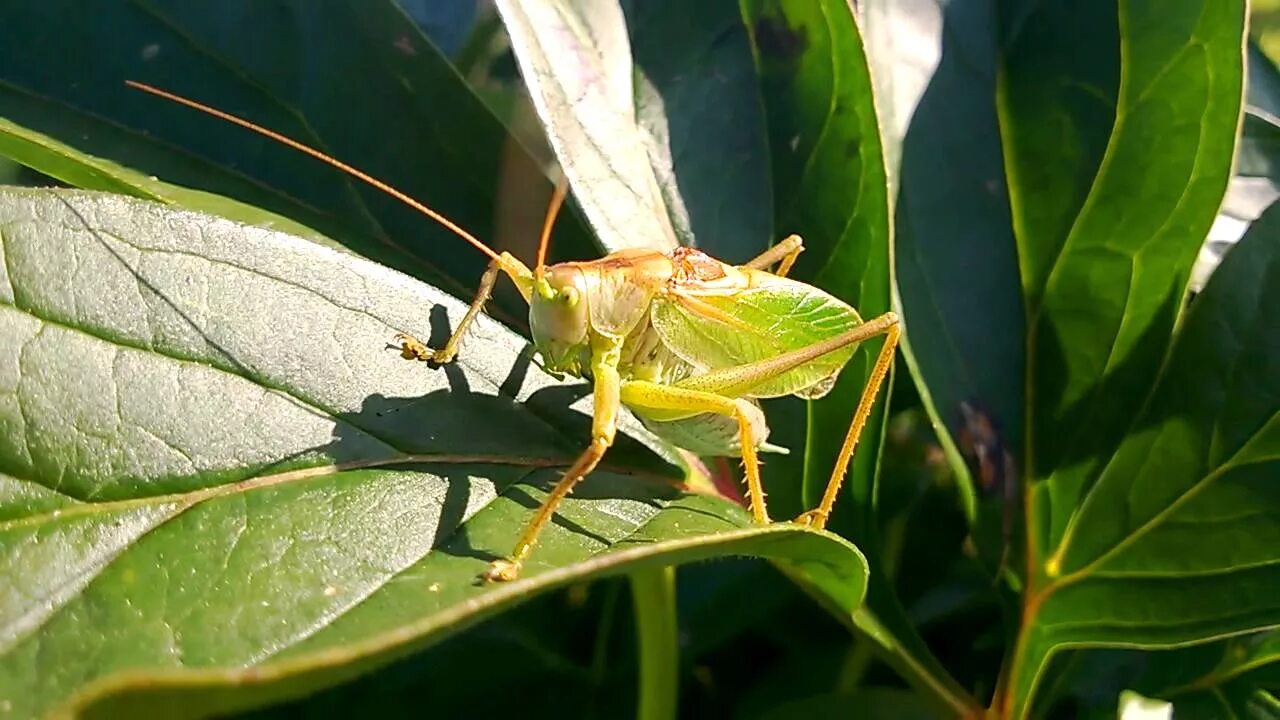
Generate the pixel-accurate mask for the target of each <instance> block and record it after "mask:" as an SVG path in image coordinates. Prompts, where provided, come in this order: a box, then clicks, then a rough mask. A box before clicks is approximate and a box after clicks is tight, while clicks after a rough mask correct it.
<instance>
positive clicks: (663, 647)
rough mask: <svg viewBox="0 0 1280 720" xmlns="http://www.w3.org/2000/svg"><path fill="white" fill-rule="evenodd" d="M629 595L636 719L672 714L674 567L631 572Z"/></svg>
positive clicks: (676, 655) (675, 682) (676, 651)
mask: <svg viewBox="0 0 1280 720" xmlns="http://www.w3.org/2000/svg"><path fill="white" fill-rule="evenodd" d="M630 579H631V597H632V604H633V606H634V607H635V615H636V637H637V640H638V645H639V648H640V692H639V696H640V702H639V706H638V709H637V711H636V717H637V718H638V720H668V719H669V718H674V717H675V716H676V700H677V697H678V694H677V693H678V686H679V674H678V673H679V668H680V648H679V646H678V638H677V631H678V628H677V623H676V571H675V568H673V567H659V568H646V569H643V570H639V571H636V572H633V573H631V577H630Z"/></svg>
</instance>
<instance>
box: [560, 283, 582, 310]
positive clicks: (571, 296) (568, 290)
mask: <svg viewBox="0 0 1280 720" xmlns="http://www.w3.org/2000/svg"><path fill="white" fill-rule="evenodd" d="M560 300H561V301H563V302H564V304H566V305H568V306H569V307H573V306H574V305H577V304H578V289H577V288H575V287H573V286H566V287H563V288H561V289H560Z"/></svg>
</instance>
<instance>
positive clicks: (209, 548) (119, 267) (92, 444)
mask: <svg viewBox="0 0 1280 720" xmlns="http://www.w3.org/2000/svg"><path fill="white" fill-rule="evenodd" d="M0 241H2V242H0V259H2V260H3V262H2V263H0V267H3V268H4V273H3V274H2V275H0V337H3V338H4V341H3V342H0V348H2V350H0V473H4V474H3V475H0V500H2V504H0V511H2V513H3V515H2V516H3V517H4V518H5V519H4V520H2V521H0V577H3V578H4V580H3V582H0V587H3V588H5V589H4V591H3V592H0V697H2V698H5V699H6V700H7V701H8V702H9V703H10V705H9V710H10V711H11V712H13V713H14V714H15V715H17V716H28V715H33V714H40V713H44V712H47V711H49V710H50V709H52V708H54V707H55V706H60V705H63V704H64V703H70V705H66V706H65V707H66V708H67V709H81V710H86V711H87V712H88V713H89V714H94V713H100V714H102V715H104V716H111V717H115V716H119V714H121V713H133V714H142V713H151V714H155V713H161V714H165V715H171V714H182V715H186V714H192V713H196V712H198V713H201V714H209V713H221V712H229V711H232V710H235V709H240V708H246V707H252V706H255V705H260V704H264V703H268V702H277V701H280V700H283V699H287V698H292V697H298V696H300V695H303V694H306V693H309V692H312V691H314V690H316V689H318V688H321V687H325V686H329V685H332V684H335V683H337V682H341V681H343V680H346V679H349V678H351V677H354V676H355V675H358V674H361V673H364V672H368V671H370V670H372V669H374V668H376V667H378V666H380V665H384V664H386V663H388V662H390V661H392V660H394V659H396V658H398V657H401V656H403V655H405V654H407V653H410V652H412V651H413V650H415V649H418V648H421V647H424V646H426V645H427V644H429V643H431V642H434V641H436V640H439V639H440V638H442V637H444V636H446V635H447V634H449V633H450V632H453V631H456V630H458V629H460V628H462V627H464V626H466V625H467V624H469V623H472V622H474V621H476V620H478V619H480V618H483V617H486V616H488V615H490V614H492V613H495V612H498V611H499V610H501V609H502V608H504V607H507V606H509V605H510V604H512V603H515V602H518V601H519V600H521V599H523V598H526V597H528V596H529V595H530V594H532V593H534V592H537V591H540V590H543V589H546V588H550V587H555V586H560V585H563V584H565V583H568V582H570V581H574V580H578V579H582V578H584V577H590V576H595V575H600V574H606V573H614V572H623V571H624V570H625V569H627V568H631V567H634V566H636V564H644V563H650V564H655V565H661V564H671V563H679V562H684V561H691V560H694V559H699V558H706V557H713V556H717V555H724V554H754V555H759V556H764V557H770V558H773V559H776V560H780V561H784V562H785V563H788V564H790V566H792V567H794V568H795V571H796V572H799V573H802V574H804V575H806V576H807V577H808V578H809V581H810V582H812V583H814V584H816V586H818V587H822V588H825V589H824V590H823V592H824V594H825V596H826V597H827V598H828V600H829V602H831V603H833V604H835V605H837V606H840V605H843V606H845V607H848V608H850V609H851V608H853V607H856V606H857V604H858V603H859V601H860V599H861V595H862V592H863V590H864V588H865V573H866V567H865V564H864V562H863V561H862V559H861V556H860V555H859V554H858V552H857V550H856V549H854V548H853V547H852V546H850V545H848V544H847V543H845V542H844V541H842V540H840V539H839V538H836V537H835V536H832V535H828V534H823V533H814V532H810V531H805V530H801V529H799V528H796V527H794V526H785V525H779V526H773V527H767V528H749V527H744V525H746V523H747V519H746V514H745V513H744V512H743V511H742V510H741V508H739V507H737V506H736V505H733V504H731V503H728V502H725V501H722V500H719V499H715V498H709V497H703V496H696V495H681V494H679V493H677V492H675V491H674V490H673V489H672V488H671V487H670V485H669V484H668V483H664V482H661V480H658V481H656V482H655V480H654V478H661V477H662V473H663V472H665V470H664V468H665V466H663V465H661V464H655V463H654V462H653V461H652V459H651V457H650V456H648V454H647V453H646V452H644V451H643V450H642V448H640V447H639V446H638V445H637V444H636V443H635V442H634V441H624V442H622V443H621V444H620V446H619V447H618V448H616V449H615V452H612V453H611V454H610V456H609V457H608V459H607V464H608V467H607V469H605V470H603V471H601V472H599V473H596V474H594V475H593V476H592V478H591V480H590V481H589V482H588V483H586V484H584V486H583V489H582V491H581V492H579V493H577V494H575V496H574V497H573V499H571V500H570V501H568V502H567V503H566V504H565V505H564V510H563V512H561V513H558V514H557V521H556V522H555V523H554V524H553V525H552V526H551V527H550V528H549V529H548V530H547V532H546V534H545V537H544V540H543V541H542V542H541V543H540V545H539V547H538V550H537V552H536V553H535V555H534V557H533V558H531V560H530V562H529V563H527V565H526V575H525V577H524V578H523V579H522V580H521V581H519V582H517V583H513V584H506V585H496V586H495V585H477V584H476V583H475V582H474V579H475V577H476V574H477V573H478V572H479V571H480V570H481V569H482V568H483V567H484V566H485V563H486V561H487V560H488V559H489V558H491V557H493V556H494V555H495V554H498V553H504V552H506V551H507V550H508V549H509V546H510V544H511V543H512V542H514V538H515V536H516V534H517V533H518V532H519V529H520V526H521V525H522V524H523V523H524V521H525V520H526V519H527V518H528V517H529V516H530V513H531V511H532V509H533V507H534V506H535V505H536V503H537V502H538V501H539V500H540V499H541V497H542V496H543V493H544V492H545V489H546V486H547V483H549V482H550V481H552V480H553V478H554V477H555V472H554V471H552V470H550V469H545V468H547V466H552V465H561V464H563V463H565V462H566V461H567V460H568V459H569V458H571V457H572V456H573V455H574V454H576V452H577V451H578V450H579V449H580V447H581V439H582V438H584V437H585V436H586V435H585V431H586V428H587V427H588V425H589V422H588V418H586V417H584V416H583V415H581V414H579V413H578V412H577V411H576V410H574V409H573V408H571V407H569V404H570V403H571V402H573V401H574V400H580V396H581V394H582V388H581V386H576V387H575V386H562V385H557V384H556V383H554V382H552V381H551V380H550V378H548V377H547V376H545V375H544V374H542V373H541V372H540V371H538V370H536V369H533V368H530V367H529V365H528V356H527V354H524V353H523V348H524V347H525V343H524V342H523V341H522V340H521V339H519V338H518V337H517V336H514V335H512V334H511V333H509V332H507V331H506V330H504V329H503V328H502V327H501V326H500V325H498V324H497V323H496V322H494V321H491V320H488V319H486V318H481V320H480V321H479V324H478V326H477V329H476V331H475V332H474V334H472V335H470V336H469V338H468V342H467V343H466V344H465V345H464V346H463V357H462V359H461V360H460V362H459V363H458V364H456V365H452V366H449V367H448V368H446V369H443V370H431V369H429V368H427V367H426V366H424V365H422V364H418V363H411V362H407V361H404V360H402V359H400V358H399V357H398V355H397V353H395V352H393V351H392V350H389V349H387V348H386V347H385V345H386V342H387V340H388V339H389V338H390V337H391V335H392V334H393V333H394V332H395V331H396V330H400V329H405V330H408V331H411V332H417V333H420V334H421V335H423V336H426V335H427V334H428V330H435V331H437V334H439V332H440V331H443V330H444V329H445V328H444V327H442V325H444V324H445V320H446V312H447V315H448V317H451V318H453V319H454V320H456V319H457V318H459V317H460V313H461V311H462V310H463V305H462V303H460V302H458V301H457V300H454V299H451V298H449V297H447V296H445V295H443V294H442V293H439V292H438V291H435V290H433V289H431V288H429V287H425V286H422V285H420V284H417V283H415V282H413V281H411V280H409V279H408V278H406V277H404V276H401V275H398V274H396V273H394V272H391V271H388V270H386V269H384V268H381V267H378V266H375V265H373V264H371V263H368V262H365V261H363V260H360V259H358V258H355V257H353V256H350V255H346V254H340V253H335V252H333V251H330V250H327V249H325V248H322V247H320V246H318V245H315V244H312V243H308V242H305V241H301V240H298V239H296V238H292V237H290V236H286V235H282V234H278V233H274V232H269V231H266V230H262V229H258V228H250V227H246V226H241V225H236V224H233V223H230V222H227V221H225V220H220V219H215V218H211V217H208V216H202V215H196V214H191V213H186V212H177V211H174V210H172V209H167V208H165V207H163V206H160V205H155V204H151V203H144V202H139V201H135V200H129V199H125V198H121V197H118V196H109V195H98V194H87V193H76V192H54V191H32V190H6V191H3V192H2V193H0ZM263 308H271V313H270V315H268V314H267V313H264V312H263ZM428 308H434V309H433V310H432V316H433V323H434V325H435V326H434V327H430V328H429V327H427V326H426V325H425V323H424V321H423V320H422V318H423V317H424V316H425V315H426V312H427V310H428ZM478 428H482V429H483V430H482V431H480V430H477V429H478ZM637 476H638V477H637ZM645 478H649V480H647V481H646V480H645Z"/></svg>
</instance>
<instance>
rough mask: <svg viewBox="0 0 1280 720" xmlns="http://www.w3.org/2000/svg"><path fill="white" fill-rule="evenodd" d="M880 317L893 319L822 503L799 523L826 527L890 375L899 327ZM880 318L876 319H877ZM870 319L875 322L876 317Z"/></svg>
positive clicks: (797, 519)
mask: <svg viewBox="0 0 1280 720" xmlns="http://www.w3.org/2000/svg"><path fill="white" fill-rule="evenodd" d="M880 317H881V318H884V317H889V318H891V319H892V320H893V322H892V323H890V324H889V325H888V327H887V328H886V329H885V330H884V345H883V346H881V348H880V354H879V355H877V356H876V362H875V365H873V366H872V367H871V375H870V376H869V377H868V378H867V384H866V385H865V386H863V388H862V397H861V398H860V399H859V400H858V407H857V409H856V410H854V413H853V421H852V422H850V423H849V432H848V433H846V434H845V438H844V444H843V445H842V446H841V447H840V453H839V454H838V455H836V462H835V466H834V467H832V468H831V479H830V480H828V481H827V489H826V491H825V492H824V493H823V494H822V502H821V503H819V505H818V507H816V508H814V509H813V510H810V511H808V512H805V513H803V514H801V515H800V517H798V518H796V522H798V523H803V524H805V525H809V526H810V527H815V528H819V529H821V528H823V527H826V524H827V518H829V517H830V516H831V508H832V506H834V505H835V503H836V495H837V494H838V493H839V492H840V485H841V484H842V483H843V482H844V476H845V473H846V472H848V469H849V461H850V460H852V459H853V453H854V451H855V450H856V449H857V447H858V439H859V437H861V435H862V429H863V428H864V427H865V426H866V424H867V418H868V417H870V416H871V408H872V407H873V406H874V405H875V402H876V396H877V395H879V394H880V386H881V385H883V384H884V379H885V377H886V376H887V375H888V374H889V366H890V365H891V364H892V363H893V353H894V350H895V349H896V348H897V347H898V339H899V338H900V337H901V335H902V327H901V326H900V325H899V324H898V322H897V316H896V315H894V314H893V313H885V314H884V315H882V316H880ZM879 319H880V318H876V320H879ZM872 322H875V320H873V321H872ZM868 324H870V323H868Z"/></svg>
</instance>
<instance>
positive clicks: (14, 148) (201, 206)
mask: <svg viewBox="0 0 1280 720" xmlns="http://www.w3.org/2000/svg"><path fill="white" fill-rule="evenodd" d="M0 153H2V154H3V155H5V156H6V157H10V158H14V159H16V160H19V161H20V162H22V164H23V165H26V166H27V167H31V168H39V170H40V172H42V173H44V174H45V175H48V176H49V177H52V178H55V179H58V180H61V181H62V182H64V183H67V184H68V185H72V186H74V187H78V188H82V189H85V190H102V191H104V192H116V193H121V194H124V195H132V196H134V197H137V198H142V199H144V200H155V201H157V202H164V203H167V204H170V205H177V206H179V207H184V208H187V209H189V210H196V211H199V212H206V213H211V214H214V215H220V216H222V217H225V218H227V219H229V220H236V221H238V222H243V223H247V224H250V225H258V226H260V227H264V228H268V229H275V230H280V231H282V232H287V233H290V234H293V235H299V236H301V237H305V238H307V239H308V240H313V241H316V242H321V243H328V242H331V241H330V240H329V239H328V238H326V237H325V236H323V235H320V234H319V233H317V232H315V231H314V230H312V229H310V228H308V227H306V226H305V225H302V224H300V223H297V222H294V221H292V220H290V219H288V218H285V217H282V216H280V215H275V214H272V213H270V212H267V211H266V210H262V209H259V208H256V207H253V206H252V205H246V204H244V203H239V202H236V201H235V200H231V199H229V198H225V197H222V196H220V195H213V194H211V193H206V192H201V191H199V190H191V189H189V188H184V187H179V186H177V185H172V184H169V183H166V182H163V181H161V180H158V179H156V178H154V177H148V176H146V175H143V174H142V173H140V172H138V171H136V170H132V169H130V168H126V167H122V166H120V165H117V164H116V163H113V162H111V161H110V160H103V159H102V158H96V157H93V156H92V155H87V154H85V153H82V152H79V151H78V150H76V149H75V148H73V147H71V146H69V145H66V144H64V143H61V142H58V141H57V140H54V139H53V138H51V137H48V136H46V135H42V134H40V133H37V132H34V131H32V130H29V129H27V128H24V127H21V126H19V125H15V124H13V123H11V122H9V121H7V120H5V119H4V118H0Z"/></svg>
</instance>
